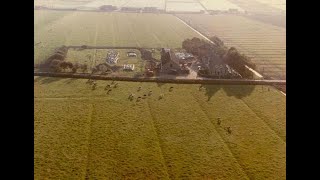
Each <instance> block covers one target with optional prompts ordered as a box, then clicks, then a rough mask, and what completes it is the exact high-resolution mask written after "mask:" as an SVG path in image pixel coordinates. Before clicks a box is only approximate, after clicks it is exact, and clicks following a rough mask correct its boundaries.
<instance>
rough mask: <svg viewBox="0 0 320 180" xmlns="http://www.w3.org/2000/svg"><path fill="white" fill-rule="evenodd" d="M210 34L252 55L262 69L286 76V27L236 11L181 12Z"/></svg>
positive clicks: (281, 77) (276, 76) (184, 17)
mask: <svg viewBox="0 0 320 180" xmlns="http://www.w3.org/2000/svg"><path fill="white" fill-rule="evenodd" d="M178 16H179V17H180V18H182V19H184V21H186V22H188V23H191V26H192V27H194V28H195V29H197V30H199V31H200V32H202V33H203V34H205V35H207V36H209V37H210V36H214V35H216V36H218V37H219V38H220V39H222V40H223V41H224V42H225V44H226V45H227V46H228V47H232V46H233V47H236V48H237V49H239V50H240V52H241V53H244V54H245V55H247V56H249V57H251V58H252V61H253V62H254V63H255V64H256V65H257V68H258V71H259V72H261V73H263V74H265V75H267V76H270V77H273V78H275V79H285V78H286V29H285V28H281V27H277V26H273V25H269V24H266V23H261V22H259V21H255V20H251V19H248V18H245V17H242V16H234V15H216V16H211V15H196V14H192V15H190V14H189V15H187V14H185V15H178Z"/></svg>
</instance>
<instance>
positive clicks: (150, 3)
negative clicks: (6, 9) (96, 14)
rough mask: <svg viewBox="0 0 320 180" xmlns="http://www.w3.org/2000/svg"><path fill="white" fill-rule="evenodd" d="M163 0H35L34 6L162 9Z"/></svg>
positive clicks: (93, 8)
mask: <svg viewBox="0 0 320 180" xmlns="http://www.w3.org/2000/svg"><path fill="white" fill-rule="evenodd" d="M164 2H165V0H78V1H77V0H35V3H34V4H35V6H46V7H51V8H77V9H92V10H96V9H99V7H100V6H103V5H113V6H117V7H118V8H121V7H141V8H143V7H157V8H159V9H164Z"/></svg>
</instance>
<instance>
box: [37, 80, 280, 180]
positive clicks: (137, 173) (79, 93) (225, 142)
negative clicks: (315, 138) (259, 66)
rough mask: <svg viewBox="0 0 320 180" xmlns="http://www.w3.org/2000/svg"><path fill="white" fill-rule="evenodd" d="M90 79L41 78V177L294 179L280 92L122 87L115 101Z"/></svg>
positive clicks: (159, 85)
mask: <svg viewBox="0 0 320 180" xmlns="http://www.w3.org/2000/svg"><path fill="white" fill-rule="evenodd" d="M85 82H86V80H76V79H59V78H46V77H35V79H34V95H35V98H34V103H35V117H34V118H35V119H34V144H35V150H34V151H35V152H34V153H35V154H34V163H35V169H34V173H35V179H285V178H286V174H285V171H286V158H285V156H286V134H285V132H286V130H285V124H286V113H285V109H286V99H285V96H283V95H282V94H281V93H280V92H279V91H277V90H275V89H274V88H271V87H269V90H267V89H268V87H266V86H265V87H262V86H231V85H230V86H218V85H207V86H204V89H202V90H199V85H183V84H180V85H177V84H162V83H139V82H118V83H119V86H118V87H117V88H113V90H112V91H111V93H110V94H108V95H107V94H106V91H105V90H104V87H105V86H106V85H107V84H111V82H110V81H97V88H96V90H91V86H90V85H88V84H86V83H85ZM139 86H141V87H142V88H141V91H139V92H138V91H137V89H138V87H139ZM171 86H172V87H173V91H172V92H169V88H170V87H171ZM150 90H151V91H152V94H151V95H150V96H148V95H147V96H146V98H145V99H141V101H140V102H136V101H135V100H134V101H130V100H128V96H129V94H130V93H134V94H135V97H138V96H141V97H143V95H144V94H148V92H149V91H150ZM160 94H164V98H163V99H161V100H159V99H158V97H159V95H160ZM217 118H221V124H220V125H218V124H217ZM226 127H231V129H232V133H231V134H228V133H227V132H226V130H225V128H226Z"/></svg>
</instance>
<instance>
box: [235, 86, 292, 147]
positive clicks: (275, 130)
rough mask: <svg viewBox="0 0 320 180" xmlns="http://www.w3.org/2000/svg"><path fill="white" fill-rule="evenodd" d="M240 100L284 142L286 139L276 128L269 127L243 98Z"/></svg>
mask: <svg viewBox="0 0 320 180" xmlns="http://www.w3.org/2000/svg"><path fill="white" fill-rule="evenodd" d="M280 92H281V91H280ZM240 100H241V102H242V103H243V104H245V106H246V107H247V108H248V109H249V110H250V111H251V112H253V113H254V115H255V116H256V117H257V118H258V119H260V120H261V121H262V122H263V123H264V124H265V125H266V126H267V127H268V128H269V129H270V130H271V131H272V132H273V133H274V134H275V135H277V136H278V137H279V138H280V139H281V140H282V141H283V142H284V143H286V140H285V139H283V137H281V135H280V134H279V133H278V132H277V131H276V130H274V129H273V128H271V126H270V125H269V124H268V123H267V122H266V121H265V120H263V119H262V118H261V117H260V116H259V115H258V114H257V113H256V112H255V111H254V110H253V109H251V108H250V106H249V105H248V104H247V103H246V102H245V101H244V100H243V99H240Z"/></svg>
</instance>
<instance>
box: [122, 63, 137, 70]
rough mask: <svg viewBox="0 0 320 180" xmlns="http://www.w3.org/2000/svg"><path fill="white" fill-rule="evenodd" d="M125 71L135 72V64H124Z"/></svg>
mask: <svg viewBox="0 0 320 180" xmlns="http://www.w3.org/2000/svg"><path fill="white" fill-rule="evenodd" d="M123 70H129V71H133V70H134V64H124V65H123Z"/></svg>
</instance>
